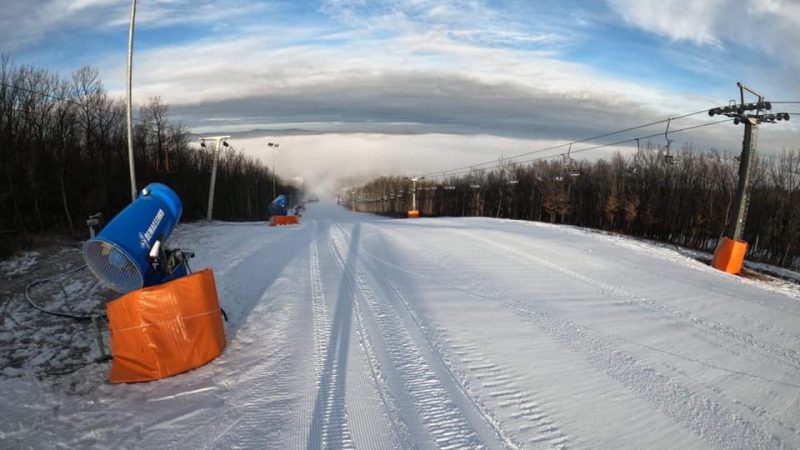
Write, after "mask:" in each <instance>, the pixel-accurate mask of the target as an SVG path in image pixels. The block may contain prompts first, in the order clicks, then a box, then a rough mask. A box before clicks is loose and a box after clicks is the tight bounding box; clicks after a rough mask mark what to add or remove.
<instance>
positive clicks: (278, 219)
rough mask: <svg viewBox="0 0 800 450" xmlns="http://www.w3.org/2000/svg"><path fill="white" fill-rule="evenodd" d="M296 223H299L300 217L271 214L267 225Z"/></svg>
mask: <svg viewBox="0 0 800 450" xmlns="http://www.w3.org/2000/svg"><path fill="white" fill-rule="evenodd" d="M298 223H300V218H299V217H297V216H272V218H271V219H270V221H269V226H271V227H274V226H276V225H297V224H298Z"/></svg>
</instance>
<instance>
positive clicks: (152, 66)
mask: <svg viewBox="0 0 800 450" xmlns="http://www.w3.org/2000/svg"><path fill="white" fill-rule="evenodd" d="M0 1H2V3H3V14H2V15H0V51H4V52H10V53H11V55H12V57H13V58H14V60H15V62H17V63H26V64H32V65H35V66H39V67H46V68H48V69H52V70H55V71H58V72H60V73H62V74H63V75H65V76H67V75H69V73H70V72H71V71H72V70H74V69H76V68H78V67H80V66H81V65H92V66H96V67H98V68H99V69H100V71H101V76H102V78H103V82H104V84H105V86H106V87H107V88H108V89H109V91H111V92H112V93H113V94H115V95H119V96H122V94H123V92H124V75H125V63H126V56H127V55H126V46H127V31H128V30H127V26H128V15H129V8H130V3H129V2H127V1H120V0H28V1H24V2H17V1H13V0H0ZM798 42H800V1H797V0H669V1H668V0H606V1H601V0H597V1H588V0H584V1H581V0H511V1H504V2H495V1H482V0H440V1H433V0H322V1H304V0H286V1H267V0H139V2H138V8H137V29H136V44H135V45H136V53H135V60H134V99H135V101H140V102H142V101H145V100H146V99H147V98H149V97H152V96H155V95H159V96H161V97H162V99H163V100H164V101H165V102H167V103H168V104H169V105H170V108H171V109H170V112H171V116H172V118H173V119H176V120H180V121H182V122H184V123H186V124H187V125H188V126H189V127H190V128H191V129H192V130H193V131H195V132H197V133H218V132H219V133H222V132H224V133H226V134H233V135H234V136H235V139H232V141H231V143H232V144H234V146H235V147H237V148H240V149H245V151H246V152H247V153H250V154H253V155H256V156H259V157H263V158H264V160H265V162H267V163H269V164H271V157H272V155H271V154H270V153H269V152H268V150H267V149H266V145H265V143H266V142H267V141H277V142H280V143H281V147H280V148H279V151H278V152H277V155H276V157H277V167H278V171H279V173H282V174H284V175H285V176H287V177H291V176H302V177H304V178H306V179H307V180H309V181H310V182H312V183H313V182H314V180H321V177H322V176H323V175H327V176H328V177H329V178H330V177H334V176H338V175H339V174H353V173H406V174H419V173H426V172H431V171H433V170H438V169H445V168H449V167H455V166H463V165H465V164H473V163H478V162H482V161H490V160H496V159H497V158H499V157H500V156H501V155H503V156H505V157H508V156H512V155H516V154H520V153H526V152H530V151H534V150H537V149H540V148H544V147H548V146H552V145H554V144H559V143H564V142H569V141H571V140H578V139H581V138H584V137H588V136H594V135H598V134H603V133H606V132H608V131H613V130H617V129H622V128H627V127H632V126H636V125H639V124H642V123H647V122H650V121H656V120H659V119H664V118H667V117H675V116H679V115H683V114H685V113H689V112H695V111H699V110H703V109H707V108H710V107H713V106H718V105H722V104H726V103H727V102H728V100H729V99H732V98H735V97H736V96H737V95H738V91H737V88H736V82H737V81H740V80H741V81H744V82H745V83H747V84H748V85H751V86H752V87H754V88H757V89H758V90H759V91H761V92H762V93H764V94H765V95H766V96H767V98H768V99H770V100H775V101H777V100H800V77H798V76H797V73H798V69H800V44H798ZM776 106H777V105H776ZM776 111H790V112H800V105H796V104H787V105H781V109H777V108H776ZM793 119H795V120H800V116H794V117H793ZM712 120H713V119H711V118H708V117H707V116H706V115H697V116H692V117H689V118H685V119H680V120H676V121H674V122H673V123H672V124H671V126H672V129H680V128H684V127H691V126H694V125H699V124H702V123H705V122H709V121H712ZM663 126H664V125H663V124H661V125H658V126H656V127H650V128H645V129H639V130H636V131H634V132H631V133H627V134H623V135H616V136H610V137H607V138H603V139H597V140H592V141H590V142H586V143H583V144H576V145H575V146H574V147H573V149H574V150H580V149H581V148H586V147H587V146H593V145H597V144H602V143H609V142H616V141H618V140H621V139H625V138H635V137H639V136H645V135H650V134H655V133H658V132H659V130H660V131H661V132H663ZM251 130H262V131H259V132H248V131H251ZM798 130H799V128H798V126H797V123H796V122H790V123H789V124H786V123H782V124H774V125H765V126H763V127H762V131H761V134H760V147H761V149H762V150H763V151H765V152H775V151H779V150H780V149H782V148H784V147H787V148H796V147H798V146H800V140H798V137H800V131H798ZM741 133H742V130H741V127H736V126H734V125H732V124H722V125H716V126H710V127H706V128H700V129H696V130H691V131H686V132H683V133H679V134H675V135H673V136H672V138H673V139H675V144H673V146H674V147H679V146H680V145H682V144H683V143H687V142H691V143H693V144H694V145H695V146H696V147H698V148H703V149H706V148H711V147H713V148H717V149H721V150H726V151H731V152H738V151H739V147H740V145H741ZM653 141H654V143H657V144H662V143H663V142H664V140H663V138H661V139H659V138H653ZM615 148H616V147H615ZM562 151H563V149H556V150H553V151H552V152H550V153H551V154H557V153H560V152H562ZM546 154H547V153H546V152H545V155H546ZM600 154H602V153H601V152H584V153H582V155H585V156H587V157H588V156H592V155H600Z"/></svg>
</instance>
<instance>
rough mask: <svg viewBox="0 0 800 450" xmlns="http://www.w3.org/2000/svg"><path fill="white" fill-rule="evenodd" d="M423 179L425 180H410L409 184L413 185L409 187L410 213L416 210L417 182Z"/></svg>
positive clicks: (420, 178)
mask: <svg viewBox="0 0 800 450" xmlns="http://www.w3.org/2000/svg"><path fill="white" fill-rule="evenodd" d="M424 179H425V177H419V178H412V179H411V182H412V183H413V184H412V187H411V210H412V211H416V210H417V181H420V180H424Z"/></svg>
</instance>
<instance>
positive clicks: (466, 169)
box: [429, 118, 733, 178]
mask: <svg viewBox="0 0 800 450" xmlns="http://www.w3.org/2000/svg"><path fill="white" fill-rule="evenodd" d="M732 120H733V119H730V118H725V119H721V120H717V121H714V122H707V123H702V124H699V125H692V126H688V127H684V128H678V129H675V130H672V131H670V134H672V133H680V132H683V131H689V130H694V129H698V128H703V127H709V126H713V125H719V124H721V123H725V122H731V121H732ZM664 122H666V120H665V121H664ZM663 135H664V133H663V132H658V133H654V134H649V135H645V136H638V137H635V138H630V139H623V140H620V141H616V142H609V143H605V144H598V145H594V146H591V147H586V148H582V149H579V150H572V151H571V153H573V154H574V153H583V152H588V151H591V150H597V149H600V148H603V147H611V146H614V145H621V144H626V143H629V142H636V140H637V139H638V140H642V139H650V138H654V137H659V136H663ZM565 145H569V144H565ZM550 150H552V149H550ZM565 154H566V153H555V154H551V155H545V156H539V157H536V158H530V159H525V160H515V161H509V158H504V160H503V162H501V163H498V162H497V161H494V162H495V164H494V165H492V166H487V167H480V168H479V169H478V170H491V169H496V168H499V167H502V166H503V165H505V164H508V163H509V162H511V163H515V164H528V163H532V162H536V161H542V160H546V159H551V158H557V157H562V156H564V155H565ZM473 170H476V168H475V167H474V166H466V167H463V168H461V169H459V170H452V171H447V172H445V173H443V174H438V172H436V173H437V174H438V175H433V176H430V177H429V178H446V177H450V176H456V175H459V174H463V173H469V172H471V171H473Z"/></svg>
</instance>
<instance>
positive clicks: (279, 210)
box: [267, 194, 288, 216]
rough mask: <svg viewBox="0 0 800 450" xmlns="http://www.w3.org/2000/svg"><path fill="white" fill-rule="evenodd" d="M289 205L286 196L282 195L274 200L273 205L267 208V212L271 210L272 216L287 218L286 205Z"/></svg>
mask: <svg viewBox="0 0 800 450" xmlns="http://www.w3.org/2000/svg"><path fill="white" fill-rule="evenodd" d="M287 203H288V200H287V199H286V196H285V195H283V194H281V195H279V196H277V197H276V198H275V200H273V201H272V203H270V204H269V206H268V207H267V210H269V215H270V216H285V215H286V214H287V211H286V204H287Z"/></svg>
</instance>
